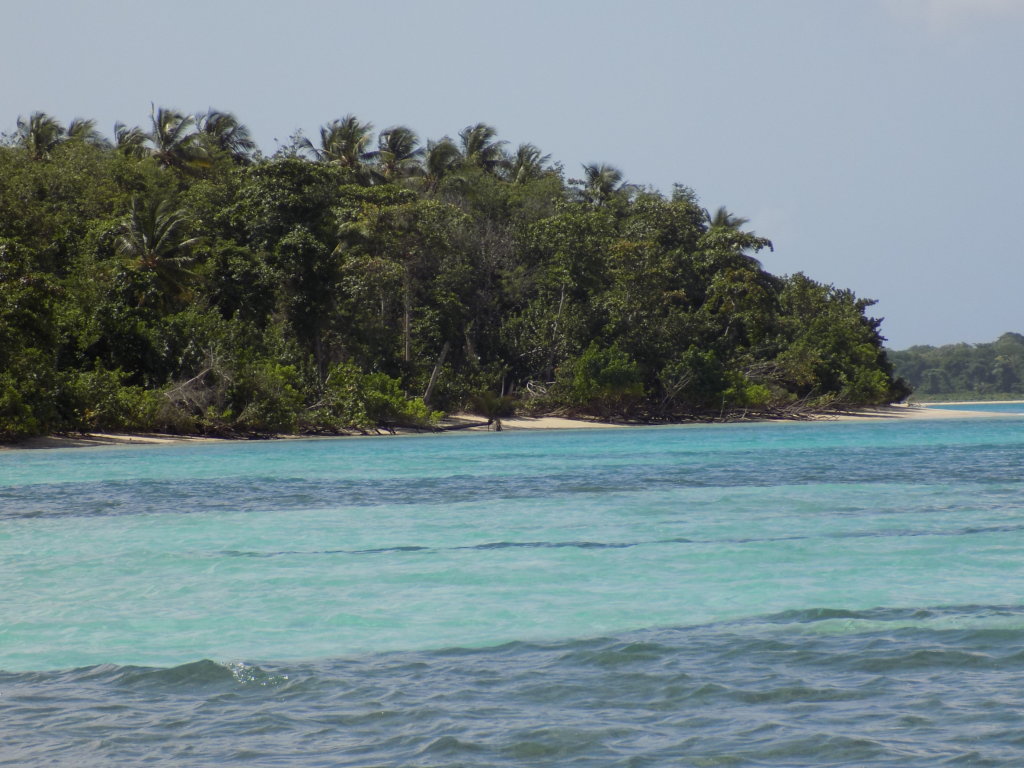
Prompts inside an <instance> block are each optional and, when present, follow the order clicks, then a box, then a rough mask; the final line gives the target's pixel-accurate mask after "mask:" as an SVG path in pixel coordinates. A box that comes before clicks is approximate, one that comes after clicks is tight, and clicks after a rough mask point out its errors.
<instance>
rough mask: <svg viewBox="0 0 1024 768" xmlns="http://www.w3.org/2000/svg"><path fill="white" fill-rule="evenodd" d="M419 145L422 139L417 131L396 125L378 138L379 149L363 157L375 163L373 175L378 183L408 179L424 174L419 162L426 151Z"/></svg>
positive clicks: (381, 133) (384, 131)
mask: <svg viewBox="0 0 1024 768" xmlns="http://www.w3.org/2000/svg"><path fill="white" fill-rule="evenodd" d="M419 143H420V138H419V136H417V135H416V133H415V131H413V130H412V129H411V128H407V127H405V126H404V125H396V126H394V127H392V128H387V129H386V130H383V131H381V132H380V136H378V137H377V149H376V150H374V151H373V152H366V153H364V155H363V157H365V158H366V159H367V160H370V161H372V162H373V166H374V167H373V175H374V179H375V180H377V181H391V180H393V179H400V178H408V177H409V176H416V175H419V174H420V173H421V172H422V171H421V168H420V164H419V160H420V158H421V157H423V154H424V152H425V150H424V149H423V147H421V146H419Z"/></svg>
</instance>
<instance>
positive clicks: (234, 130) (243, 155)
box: [196, 108, 256, 164]
mask: <svg viewBox="0 0 1024 768" xmlns="http://www.w3.org/2000/svg"><path fill="white" fill-rule="evenodd" d="M196 127H197V128H198V129H199V133H200V135H201V136H202V137H204V138H205V139H206V140H207V141H208V142H209V143H210V144H212V145H213V146H214V147H216V148H217V149H219V150H220V151H222V152H224V153H225V154H227V155H228V156H229V157H230V158H231V159H232V160H234V161H235V162H236V163H240V164H245V163H248V162H250V161H251V160H252V153H253V152H255V151H256V142H255V141H253V138H252V136H251V135H250V133H249V129H248V128H247V127H246V126H245V125H244V124H242V123H240V122H239V121H238V118H237V117H235V116H234V115H233V114H231V113H230V112H221V111H219V110H216V109H212V108H211V109H210V110H208V111H207V112H205V113H203V114H201V115H197V116H196Z"/></svg>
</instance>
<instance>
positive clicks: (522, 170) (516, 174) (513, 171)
mask: <svg viewBox="0 0 1024 768" xmlns="http://www.w3.org/2000/svg"><path fill="white" fill-rule="evenodd" d="M550 159H551V155H542V154H541V153H540V150H539V149H537V147H535V146H534V145H533V144H520V145H519V148H518V149H516V153H515V155H513V156H512V157H511V159H510V166H509V173H508V175H509V179H510V180H511V181H512V182H514V183H516V184H525V183H526V182H528V181H533V180H534V179H539V178H540V177H541V176H543V175H544V171H545V167H544V166H545V164H546V163H547V162H548V161H549V160H550Z"/></svg>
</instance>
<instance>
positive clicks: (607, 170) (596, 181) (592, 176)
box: [580, 163, 631, 207]
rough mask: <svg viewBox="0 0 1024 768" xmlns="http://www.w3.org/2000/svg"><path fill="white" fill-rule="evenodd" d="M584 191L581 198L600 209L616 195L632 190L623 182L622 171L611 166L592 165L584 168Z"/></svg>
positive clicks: (602, 164) (581, 191)
mask: <svg viewBox="0 0 1024 768" xmlns="http://www.w3.org/2000/svg"><path fill="white" fill-rule="evenodd" d="M583 174H584V178H583V181H582V183H583V189H582V190H580V193H581V196H582V197H583V199H584V200H586V201H587V202H590V203H593V204H594V205H596V206H598V207H600V206H602V205H604V204H605V203H607V202H608V201H609V200H611V199H612V197H614V196H615V195H616V194H618V193H620V192H624V191H627V190H629V189H631V186H630V185H629V184H624V183H623V181H622V171H620V170H619V169H618V168H614V167H613V166H610V165H605V164H604V163H601V164H592V165H584V166H583Z"/></svg>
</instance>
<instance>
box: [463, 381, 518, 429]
mask: <svg viewBox="0 0 1024 768" xmlns="http://www.w3.org/2000/svg"><path fill="white" fill-rule="evenodd" d="M473 411H474V412H475V413H478V414H479V415H481V416H483V417H484V418H486V419H487V428H488V429H490V428H491V425H492V424H493V425H494V431H495V432H501V420H502V419H503V418H508V417H510V416H512V415H513V414H514V413H515V412H516V401H515V399H514V398H512V397H509V396H508V395H499V394H497V393H495V392H492V391H490V390H487V391H485V392H481V393H479V394H477V395H474V396H473Z"/></svg>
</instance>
